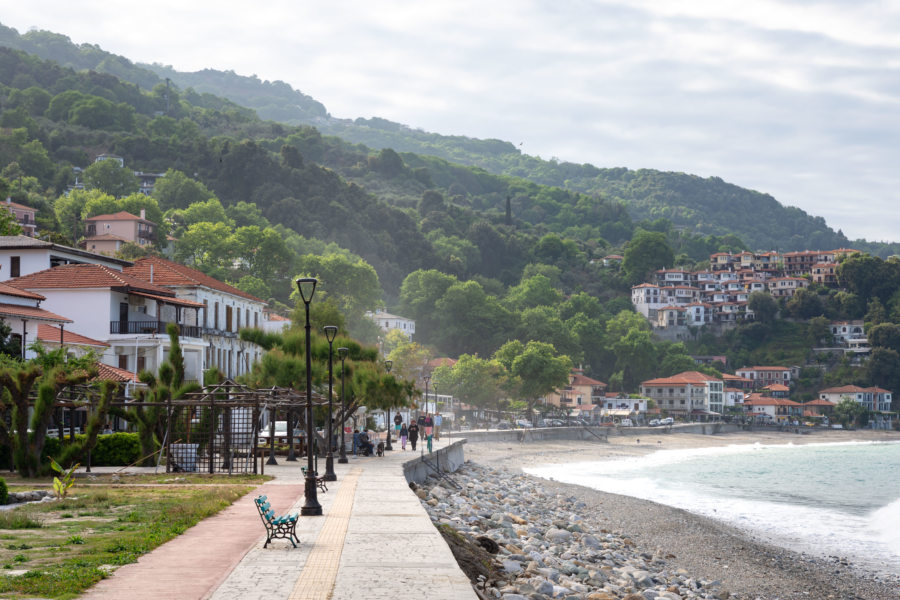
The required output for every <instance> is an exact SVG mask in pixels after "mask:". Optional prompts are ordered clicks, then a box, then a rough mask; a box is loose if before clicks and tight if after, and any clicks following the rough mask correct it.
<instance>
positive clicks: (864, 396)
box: [819, 385, 893, 412]
mask: <svg viewBox="0 0 900 600" xmlns="http://www.w3.org/2000/svg"><path fill="white" fill-rule="evenodd" d="M845 398H849V399H850V400H854V401H856V402H858V403H860V404H862V405H863V406H864V407H865V408H867V409H868V410H871V411H875V412H890V411H891V405H892V403H893V394H892V393H891V391H890V390H885V389H883V388H880V387H869V388H862V387H859V386H856V385H843V386H840V387H831V388H826V389H824V390H819V399H820V400H827V401H829V402H832V403H834V404H839V403H840V402H841V400H844V399H845Z"/></svg>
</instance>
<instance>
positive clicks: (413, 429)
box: [407, 421, 419, 451]
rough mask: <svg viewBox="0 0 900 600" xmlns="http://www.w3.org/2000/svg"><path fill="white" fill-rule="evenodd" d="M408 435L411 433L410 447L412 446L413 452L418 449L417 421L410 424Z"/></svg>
mask: <svg viewBox="0 0 900 600" xmlns="http://www.w3.org/2000/svg"><path fill="white" fill-rule="evenodd" d="M407 433H409V445H410V446H412V449H413V451H415V449H416V442H418V441H419V426H418V425H417V424H416V422H415V421H413V422H412V423H410V424H409V429H407Z"/></svg>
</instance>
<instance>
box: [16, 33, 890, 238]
mask: <svg viewBox="0 0 900 600" xmlns="http://www.w3.org/2000/svg"><path fill="white" fill-rule="evenodd" d="M0 43H2V44H4V45H8V46H10V47H15V48H19V49H23V50H25V51H28V52H32V53H35V54H36V55H38V56H42V57H44V58H49V59H52V60H55V61H57V62H59V63H60V64H63V65H67V66H71V67H73V68H76V69H93V70H97V71H101V72H108V73H111V74H115V75H116V76H118V77H121V78H123V79H125V80H127V81H131V82H132V83H135V84H137V85H139V86H141V87H144V88H152V87H153V86H155V85H160V84H163V82H165V81H167V80H168V81H170V82H171V84H173V85H174V86H175V89H181V90H193V91H194V92H197V93H199V94H201V95H203V94H206V95H214V96H220V97H223V98H228V99H229V100H231V101H233V102H235V103H237V104H240V105H243V106H247V107H249V108H252V109H254V110H256V111H257V114H259V116H260V117H262V118H264V119H271V120H274V121H279V122H282V123H287V124H305V125H312V126H314V127H316V128H317V129H319V130H320V131H322V132H323V133H326V134H331V135H335V136H338V137H340V138H342V139H345V140H347V141H350V142H354V143H361V144H365V145H366V146H368V147H369V148H372V149H376V150H377V149H382V148H392V149H394V150H396V151H398V152H410V153H416V154H427V155H434V156H438V157H442V158H445V159H447V160H449V161H452V162H456V163H460V164H464V165H473V166H478V167H480V168H483V169H485V170H487V171H489V172H492V173H496V174H501V175H513V176H516V177H523V178H525V179H529V180H531V181H534V182H536V183H540V184H544V185H551V186H558V187H562V188H566V189H570V190H572V191H578V192H583V193H587V194H594V195H599V196H602V197H603V198H607V199H611V200H617V201H621V202H623V203H624V204H625V205H626V206H627V207H628V210H629V212H630V214H631V216H632V218H633V219H634V220H635V221H642V220H655V219H658V218H666V219H668V220H669V221H671V222H672V223H673V225H674V226H675V227H678V228H683V229H685V230H687V231H693V232H696V233H700V234H704V235H710V234H712V235H727V234H735V235H737V236H738V237H740V238H741V239H742V240H744V241H745V242H746V243H747V244H748V246H749V247H751V248H757V249H777V250H780V251H786V250H801V249H808V248H837V247H845V246H849V245H853V246H855V247H858V248H860V249H863V250H867V251H871V252H873V253H876V254H879V255H882V256H886V255H888V254H891V253H894V252H896V251H897V248H894V247H893V245H881V244H870V243H867V242H865V241H863V240H855V241H852V242H851V241H850V240H848V239H847V237H846V236H844V235H843V234H842V233H841V232H840V231H834V230H833V229H831V228H830V227H828V225H827V224H826V223H825V221H824V219H822V218H821V217H812V216H810V215H808V214H806V213H805V212H804V211H802V210H799V209H796V208H793V207H783V206H782V205H780V204H779V203H778V202H777V201H776V200H775V199H774V198H772V197H771V196H769V195H767V194H762V193H758V192H754V191H751V190H746V189H743V188H740V187H739V186H735V185H732V184H729V183H726V182H724V181H722V180H721V179H720V178H718V177H710V178H701V177H697V176H694V175H688V174H684V173H674V172H660V171H656V170H653V169H641V170H638V171H633V170H629V169H624V168H612V169H602V168H597V167H594V166H592V165H588V164H582V165H578V164H573V163H566V162H562V163H561V162H559V161H556V160H552V161H546V160H542V159H540V158H537V157H532V156H528V155H527V154H524V153H522V152H521V151H520V150H519V149H518V148H517V147H516V146H515V145H514V144H512V143H510V142H504V141H501V140H478V139H473V138H468V137H465V136H445V135H440V134H434V133H429V132H425V131H421V130H416V129H413V128H410V127H408V126H405V125H402V124H399V123H394V122H391V121H388V120H386V119H379V118H372V119H355V120H351V119H338V118H334V117H332V116H331V115H330V114H329V113H328V111H327V109H326V107H325V106H324V105H323V104H321V103H320V102H318V101H316V100H315V99H313V98H311V97H309V96H307V95H305V94H303V93H302V92H300V91H297V90H294V89H293V88H291V86H289V85H288V84H286V83H284V82H282V81H274V82H270V81H262V80H260V79H259V78H258V77H256V76H252V77H247V76H241V75H238V74H236V73H234V72H233V71H215V70H212V69H205V70H202V71H198V72H194V73H183V72H179V71H177V70H175V69H173V68H172V67H169V66H162V65H159V64H141V65H138V64H134V63H132V62H131V61H129V60H128V59H127V58H126V57H121V56H116V55H114V54H111V53H109V52H106V51H104V50H102V49H101V48H99V47H97V46H94V45H87V44H82V45H80V46H79V45H76V44H74V43H72V42H71V40H69V38H67V37H66V36H63V35H60V34H54V33H51V32H46V31H31V32H28V33H26V34H24V35H19V34H18V33H17V32H16V31H15V30H13V29H11V28H6V27H3V28H2V29H0ZM322 162H323V164H326V165H328V166H331V167H333V168H336V169H337V170H342V165H341V164H339V163H334V162H331V163H329V159H328V157H327V156H326V157H323V161H322ZM342 172H344V174H345V175H347V173H346V170H343V171H342ZM363 185H364V184H363ZM463 191H465V190H463ZM747 215H753V218H752V219H748V218H747Z"/></svg>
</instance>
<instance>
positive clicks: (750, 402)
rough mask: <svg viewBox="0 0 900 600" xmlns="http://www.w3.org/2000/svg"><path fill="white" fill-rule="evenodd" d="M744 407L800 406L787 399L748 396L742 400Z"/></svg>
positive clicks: (755, 395) (756, 395)
mask: <svg viewBox="0 0 900 600" xmlns="http://www.w3.org/2000/svg"><path fill="white" fill-rule="evenodd" d="M744 405H745V406H800V403H799V402H794V401H793V400H788V399H787V398H771V397H769V396H760V395H758V394H750V397H749V398H747V399H745V400H744Z"/></svg>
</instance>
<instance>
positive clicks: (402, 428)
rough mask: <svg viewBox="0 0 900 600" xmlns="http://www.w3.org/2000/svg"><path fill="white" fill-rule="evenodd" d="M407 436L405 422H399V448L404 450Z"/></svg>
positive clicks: (407, 431)
mask: <svg viewBox="0 0 900 600" xmlns="http://www.w3.org/2000/svg"><path fill="white" fill-rule="evenodd" d="M408 437H409V430H407V429H406V423H401V424H400V449H401V450H406V438H408Z"/></svg>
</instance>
